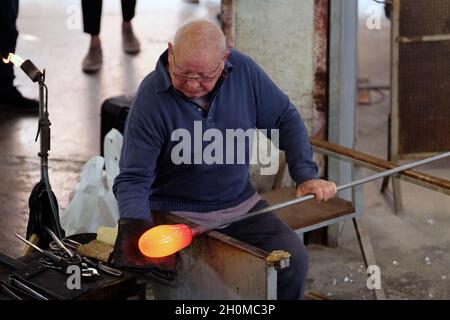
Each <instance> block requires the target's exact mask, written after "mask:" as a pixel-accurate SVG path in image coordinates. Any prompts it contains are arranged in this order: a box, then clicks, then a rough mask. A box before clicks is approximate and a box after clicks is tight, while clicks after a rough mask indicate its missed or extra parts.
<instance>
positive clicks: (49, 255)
mask: <svg viewBox="0 0 450 320" xmlns="http://www.w3.org/2000/svg"><path fill="white" fill-rule="evenodd" d="M42 255H43V256H44V257H46V258H49V259H51V260H53V261H55V262H56V263H57V264H60V263H61V262H62V261H63V258H61V257H59V256H57V255H56V254H53V253H51V252H50V251H47V250H44V251H43V252H42Z"/></svg>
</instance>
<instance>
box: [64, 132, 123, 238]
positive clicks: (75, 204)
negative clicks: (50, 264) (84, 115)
mask: <svg viewBox="0 0 450 320" xmlns="http://www.w3.org/2000/svg"><path fill="white" fill-rule="evenodd" d="M122 143H123V137H122V134H121V133H120V132H119V131H117V130H116V129H112V130H111V131H110V132H109V133H108V134H107V135H106V136H105V140H104V150H105V158H103V157H100V156H97V157H93V158H92V159H90V160H89V161H88V162H87V163H86V164H85V165H84V166H83V169H82V170H81V175H80V183H79V187H78V189H77V190H76V192H75V196H74V197H73V199H72V201H71V202H70V204H69V206H68V207H67V209H66V210H65V212H64V214H63V215H62V217H61V226H62V227H63V229H64V230H65V231H66V236H69V235H72V234H77V233H95V232H96V231H97V228H98V227H99V226H106V227H115V226H116V225H117V220H118V219H119V209H118V206H117V201H116V198H115V197H114V194H113V192H112V186H113V183H114V179H115V177H116V176H117V174H118V173H119V160H120V150H121V148H122ZM104 167H106V172H105V171H104V170H103V168H104Z"/></svg>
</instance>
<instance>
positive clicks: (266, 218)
mask: <svg viewBox="0 0 450 320" xmlns="http://www.w3.org/2000/svg"><path fill="white" fill-rule="evenodd" d="M254 129H260V130H266V131H267V132H268V134H267V136H268V137H269V138H271V137H272V132H274V130H275V131H276V132H277V134H278V135H279V141H280V144H279V147H280V149H282V150H284V151H285V153H286V158H287V162H288V164H289V171H290V174H291V177H292V179H293V180H294V181H295V182H296V184H297V195H298V196H301V195H304V194H306V193H311V194H314V195H315V196H316V198H317V200H319V201H326V200H328V199H329V198H331V197H333V196H334V194H335V193H336V185H335V184H334V183H332V182H328V181H325V180H321V179H318V178H317V165H316V164H315V163H314V162H313V160H312V151H311V146H310V144H309V138H308V135H307V132H306V129H305V126H304V124H303V122H302V120H301V118H300V114H299V112H298V111H297V109H296V108H295V107H294V106H293V105H292V104H291V102H290V101H289V98H288V97H287V96H286V95H285V94H284V93H283V92H282V91H281V90H280V89H279V88H278V87H277V86H276V85H275V84H274V83H273V82H272V80H271V79H270V78H269V77H268V76H267V74H266V73H264V71H263V70H262V69H261V68H260V67H259V66H258V65H257V64H256V63H255V62H254V61H253V60H252V59H251V58H249V57H248V56H246V55H244V54H242V53H240V52H238V51H236V50H227V48H226V45H225V36H224V35H223V33H222V31H221V30H220V29H219V28H218V27H217V26H216V25H215V24H214V23H212V22H210V21H207V20H197V21H193V22H190V23H187V24H186V25H184V26H182V27H181V28H180V29H179V30H178V31H177V33H176V35H175V38H174V41H173V43H169V44H168V48H167V50H166V51H165V52H164V53H163V54H162V55H161V56H160V58H159V60H158V62H157V65H156V69H155V71H153V72H151V73H150V74H149V75H148V76H147V77H146V78H145V79H144V80H143V82H142V83H141V85H140V87H139V90H138V92H137V94H136V96H135V98H134V101H133V104H132V108H131V111H130V114H129V116H128V118H127V122H126V127H125V132H124V144H123V147H122V154H121V158H120V174H119V175H118V176H117V178H116V180H115V184H114V188H113V190H114V193H115V195H116V197H117V200H118V204H119V211H120V220H119V235H118V238H117V241H116V244H115V248H114V252H113V254H112V261H111V262H112V263H113V264H114V265H115V266H117V267H119V268H128V269H133V270H142V271H153V272H156V273H157V274H158V275H160V276H163V277H166V278H168V279H172V278H173V277H174V276H175V275H176V273H175V266H176V257H175V256H174V255H172V256H169V257H166V258H159V259H152V258H148V257H145V256H143V255H142V254H141V253H140V252H139V250H138V248H137V241H138V239H139V237H140V236H141V235H142V233H143V232H144V231H146V230H147V229H149V228H151V227H152V226H153V221H152V216H151V211H160V212H171V213H175V214H178V215H180V216H182V217H185V218H188V219H190V220H192V221H194V222H196V223H197V224H200V225H210V224H212V223H214V224H215V223H218V222H221V221H224V220H226V219H230V218H232V217H238V216H241V215H245V214H246V213H248V212H250V211H254V210H258V209H261V208H263V207H267V206H268V204H267V203H266V202H265V201H263V200H262V199H261V197H260V196H259V194H258V193H257V192H256V190H255V188H254V187H253V185H252V184H251V182H250V179H249V162H250V154H251V142H249V140H246V139H245V137H244V139H241V140H239V139H236V140H239V141H240V142H241V143H239V141H238V143H234V142H235V141H232V142H233V144H228V143H225V141H227V142H229V141H228V140H229V139H228V137H229V134H230V132H231V133H232V134H233V136H232V137H233V139H234V137H237V136H239V134H240V133H242V132H251V130H254ZM211 150H214V152H213V151H211ZM218 231H219V232H222V233H224V234H227V235H229V236H231V237H234V238H236V239H239V240H241V241H244V242H247V243H249V244H251V245H254V246H256V247H258V248H261V249H263V250H266V251H268V252H271V251H274V250H285V251H288V252H290V253H291V255H292V256H291V264H290V267H289V268H286V269H283V270H281V271H280V272H279V273H278V287H277V288H278V299H301V298H303V294H304V291H305V286H306V276H307V271H308V254H307V251H306V249H305V246H304V245H303V243H302V242H301V241H300V239H299V237H298V236H297V235H296V234H295V232H293V231H292V230H291V229H290V228H289V227H288V226H287V225H286V224H285V223H284V222H282V221H281V220H280V219H279V218H278V216H277V215H276V214H275V213H274V212H271V213H266V214H263V215H259V216H255V217H252V218H249V219H245V220H242V221H240V222H237V223H234V224H231V225H228V226H225V227H224V228H220V229H218Z"/></svg>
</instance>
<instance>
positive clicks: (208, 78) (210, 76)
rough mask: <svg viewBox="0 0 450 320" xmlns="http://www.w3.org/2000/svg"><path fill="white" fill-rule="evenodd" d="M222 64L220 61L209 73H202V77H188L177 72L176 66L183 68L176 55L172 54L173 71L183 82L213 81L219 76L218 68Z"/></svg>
mask: <svg viewBox="0 0 450 320" xmlns="http://www.w3.org/2000/svg"><path fill="white" fill-rule="evenodd" d="M221 64H222V61H220V62H219V64H218V66H217V67H216V68H215V69H214V70H213V71H211V72H210V73H209V74H208V75H201V76H200V77H188V76H185V75H182V74H179V73H176V72H175V68H174V66H176V67H177V68H180V69H183V68H182V67H181V66H179V65H177V64H176V62H175V57H174V55H173V54H172V73H173V76H174V77H175V78H176V79H177V80H178V81H182V82H188V81H197V82H198V83H205V82H211V81H213V80H214V79H215V78H216V77H217V74H216V73H217V70H219V68H220V65H221Z"/></svg>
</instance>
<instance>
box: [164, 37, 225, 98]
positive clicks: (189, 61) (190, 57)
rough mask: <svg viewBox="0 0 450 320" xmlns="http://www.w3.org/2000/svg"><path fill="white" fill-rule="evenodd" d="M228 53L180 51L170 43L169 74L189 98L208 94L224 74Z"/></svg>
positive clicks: (179, 89) (175, 85)
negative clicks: (175, 51)
mask: <svg viewBox="0 0 450 320" xmlns="http://www.w3.org/2000/svg"><path fill="white" fill-rule="evenodd" d="M226 58H227V54H224V53H223V52H219V51H217V52H198V53H196V54H192V52H183V51H181V52H178V53H177V54H175V53H174V50H173V47H172V45H171V44H169V56H168V62H169V74H170V78H171V79H172V84H173V86H174V87H175V89H177V90H178V91H180V92H181V93H183V94H184V95H185V96H186V97H188V98H199V97H202V96H204V95H206V94H208V93H209V92H210V91H211V90H212V89H213V88H214V86H215V85H216V83H217V80H218V79H219V77H220V75H221V74H222V71H223V68H224V63H225V60H226Z"/></svg>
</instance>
